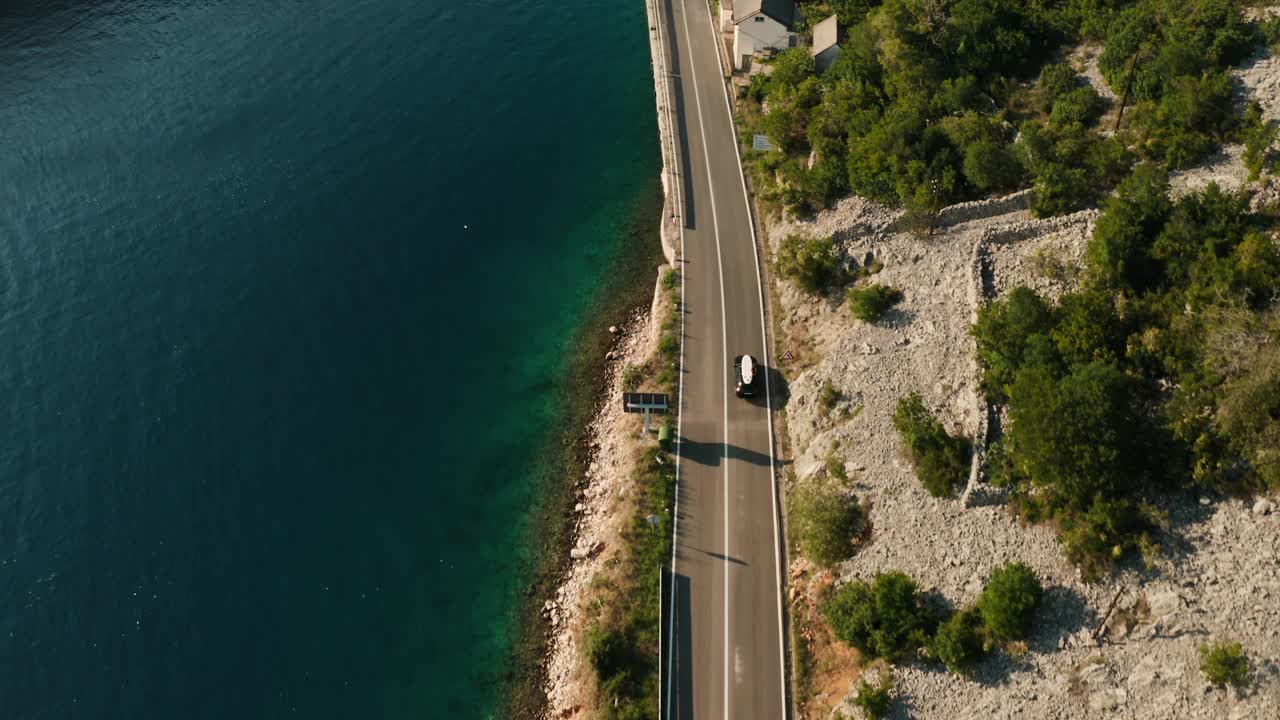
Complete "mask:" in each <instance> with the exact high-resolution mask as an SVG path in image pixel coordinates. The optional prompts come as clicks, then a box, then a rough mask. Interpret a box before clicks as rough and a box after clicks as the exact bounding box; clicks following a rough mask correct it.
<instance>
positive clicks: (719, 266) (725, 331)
mask: <svg viewBox="0 0 1280 720" xmlns="http://www.w3.org/2000/svg"><path fill="white" fill-rule="evenodd" d="M696 1H698V2H701V0H696ZM681 6H682V10H683V11H682V12H681V13H680V14H681V16H682V19H683V21H684V35H685V37H687V38H692V37H693V35H692V33H690V32H689V11H688V5H687V3H681ZM707 12H708V13H710V12H711V10H710V8H709V7H708V10H707ZM689 72H690V73H691V76H692V78H693V99H694V104H695V105H696V106H697V110H698V135H699V136H701V138H702V160H703V162H704V163H705V167H704V169H705V170H706V173H707V191H708V192H709V193H710V194H711V234H712V236H713V237H714V238H715V240H716V271H717V273H718V274H719V277H720V349H721V352H722V353H723V354H724V357H723V358H722V363H721V365H720V367H721V368H722V369H723V370H722V372H723V378H724V382H723V383H722V384H721V386H720V389H721V392H723V393H724V395H723V397H724V426H723V429H724V441H723V454H722V456H721V457H723V458H724V556H725V560H724V561H723V563H722V567H723V568H724V717H725V720H728V719H729V678H730V676H731V675H732V669H731V668H730V666H729V660H730V652H729V646H730V643H729V561H728V558H730V557H732V556H733V555H732V553H730V552H729V321H728V317H727V315H726V312H725V302H724V262H723V260H722V258H721V253H720V220H719V217H718V216H717V213H716V186H715V183H714V182H713V181H712V178H711V155H710V153H708V152H707V129H706V126H705V124H704V123H703V119H702V95H701V94H700V93H699V92H698V63H697V62H696V61H695V60H694V58H693V47H692V46H690V47H689Z"/></svg>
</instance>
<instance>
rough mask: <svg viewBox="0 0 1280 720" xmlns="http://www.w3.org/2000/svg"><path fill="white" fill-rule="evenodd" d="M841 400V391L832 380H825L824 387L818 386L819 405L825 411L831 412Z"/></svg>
mask: <svg viewBox="0 0 1280 720" xmlns="http://www.w3.org/2000/svg"><path fill="white" fill-rule="evenodd" d="M838 402H840V391H839V390H837V389H836V386H835V385H832V384H831V381H830V380H823V381H822V387H820V388H818V406H819V407H821V408H822V409H823V410H824V411H827V412H830V411H831V410H833V409H834V408H835V406H836V403H838Z"/></svg>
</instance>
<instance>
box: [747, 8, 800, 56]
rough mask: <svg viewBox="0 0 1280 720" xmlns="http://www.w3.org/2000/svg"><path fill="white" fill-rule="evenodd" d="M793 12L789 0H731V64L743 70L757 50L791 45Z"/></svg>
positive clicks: (793, 35)
mask: <svg viewBox="0 0 1280 720" xmlns="http://www.w3.org/2000/svg"><path fill="white" fill-rule="evenodd" d="M795 15H796V6H795V3H794V2H793V0H735V2H734V4H733V66H734V68H736V69H738V70H744V69H746V68H748V67H750V65H751V56H752V55H755V54H756V53H757V52H759V51H761V50H781V49H783V48H788V47H791V45H792V43H793V42H795V34H794V33H792V32H791V22H792V19H793V18H795Z"/></svg>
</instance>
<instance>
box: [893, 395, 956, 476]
mask: <svg viewBox="0 0 1280 720" xmlns="http://www.w3.org/2000/svg"><path fill="white" fill-rule="evenodd" d="M893 427H894V428H895V429H896V430H897V431H898V436H899V437H900V438H901V439H902V443H903V445H905V446H906V450H907V454H908V456H909V457H910V458H911V461H912V463H914V464H915V466H916V475H917V476H918V477H919V478H920V482H921V483H922V484H923V485H924V487H925V489H926V490H928V491H929V494H930V495H932V496H934V497H946V496H947V495H950V494H951V493H953V492H955V490H956V488H958V487H959V486H960V485H963V484H964V483H965V481H966V479H967V477H968V475H969V453H970V449H971V448H970V445H969V441H968V440H967V439H965V438H963V437H951V436H950V435H948V434H947V429H946V428H945V427H943V425H942V423H940V422H938V420H937V419H936V418H934V417H933V415H932V413H930V412H929V410H928V408H926V407H925V406H924V400H923V399H922V398H921V397H920V394H919V393H915V392H913V393H911V394H910V395H907V396H905V397H903V398H902V399H900V400H899V401H898V407H897V409H896V410H895V411H894V414H893Z"/></svg>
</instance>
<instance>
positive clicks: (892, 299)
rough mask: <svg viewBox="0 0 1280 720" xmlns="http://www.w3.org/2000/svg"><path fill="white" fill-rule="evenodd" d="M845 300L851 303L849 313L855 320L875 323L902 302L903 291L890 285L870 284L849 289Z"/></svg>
mask: <svg viewBox="0 0 1280 720" xmlns="http://www.w3.org/2000/svg"><path fill="white" fill-rule="evenodd" d="M844 299H845V302H847V303H849V312H850V313H852V314H853V316H854V317H855V318H857V319H859V320H862V321H863V322H872V323H873V322H876V321H877V320H879V319H880V318H882V317H884V314H885V313H887V312H889V308H891V307H893V306H894V305H897V304H898V303H899V302H901V301H902V291H901V290H899V289H897V288H894V287H889V286H888V285H878V284H876V283H869V284H867V285H862V286H859V287H851V288H849V290H848V292H846V293H845V295H844Z"/></svg>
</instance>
